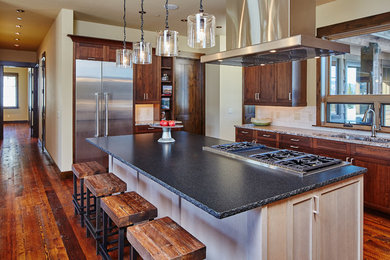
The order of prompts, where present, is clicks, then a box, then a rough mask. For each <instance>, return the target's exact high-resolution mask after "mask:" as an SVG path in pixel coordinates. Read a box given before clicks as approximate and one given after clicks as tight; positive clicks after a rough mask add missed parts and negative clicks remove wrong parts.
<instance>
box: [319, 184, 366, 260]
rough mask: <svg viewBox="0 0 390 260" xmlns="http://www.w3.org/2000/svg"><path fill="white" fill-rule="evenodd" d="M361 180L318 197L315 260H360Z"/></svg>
mask: <svg viewBox="0 0 390 260" xmlns="http://www.w3.org/2000/svg"><path fill="white" fill-rule="evenodd" d="M361 182H362V179H361V178H359V179H357V180H356V181H355V182H352V183H348V184H346V185H345V186H342V187H338V186H337V187H335V188H334V189H326V190H323V191H321V192H320V193H319V213H318V216H319V220H318V221H317V223H318V226H317V230H318V233H317V248H318V250H317V259H318V260H328V259H362V255H361V254H362V252H363V249H362V240H361V238H363V234H362V231H363V207H362V204H363V203H362V198H363V196H362V183H361Z"/></svg>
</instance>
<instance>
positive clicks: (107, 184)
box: [85, 173, 127, 197]
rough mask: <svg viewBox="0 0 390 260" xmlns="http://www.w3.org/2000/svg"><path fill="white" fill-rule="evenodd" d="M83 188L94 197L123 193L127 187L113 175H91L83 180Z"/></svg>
mask: <svg viewBox="0 0 390 260" xmlns="http://www.w3.org/2000/svg"><path fill="white" fill-rule="evenodd" d="M85 186H87V188H88V189H89V191H90V192H91V193H92V194H93V195H94V196H95V197H103V196H108V195H111V194H114V193H119V192H124V191H126V189H127V185H126V183H125V182H124V181H122V180H121V179H120V178H118V177H117V176H116V175H115V174H113V173H104V174H99V175H92V176H88V177H86V178H85Z"/></svg>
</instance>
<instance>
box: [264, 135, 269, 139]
mask: <svg viewBox="0 0 390 260" xmlns="http://www.w3.org/2000/svg"><path fill="white" fill-rule="evenodd" d="M263 136H264V137H267V138H269V137H271V136H270V135H263Z"/></svg>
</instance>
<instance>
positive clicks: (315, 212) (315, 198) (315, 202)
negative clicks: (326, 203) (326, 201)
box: [313, 195, 320, 215]
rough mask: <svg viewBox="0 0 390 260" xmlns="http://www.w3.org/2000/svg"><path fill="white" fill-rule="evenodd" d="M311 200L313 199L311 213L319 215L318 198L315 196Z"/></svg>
mask: <svg viewBox="0 0 390 260" xmlns="http://www.w3.org/2000/svg"><path fill="white" fill-rule="evenodd" d="M313 199H314V209H313V213H314V214H316V215H319V214H320V197H318V196H317V195H314V196H313Z"/></svg>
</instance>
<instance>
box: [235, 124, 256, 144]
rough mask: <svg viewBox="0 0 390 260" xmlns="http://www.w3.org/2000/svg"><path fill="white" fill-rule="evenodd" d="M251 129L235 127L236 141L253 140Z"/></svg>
mask: <svg viewBox="0 0 390 260" xmlns="http://www.w3.org/2000/svg"><path fill="white" fill-rule="evenodd" d="M253 132H254V131H253V130H250V129H245V128H238V127H237V128H236V142H252V141H253V140H255V137H254V136H253V134H254V133H253Z"/></svg>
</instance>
